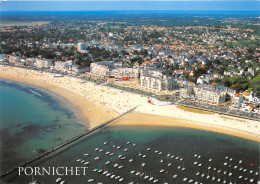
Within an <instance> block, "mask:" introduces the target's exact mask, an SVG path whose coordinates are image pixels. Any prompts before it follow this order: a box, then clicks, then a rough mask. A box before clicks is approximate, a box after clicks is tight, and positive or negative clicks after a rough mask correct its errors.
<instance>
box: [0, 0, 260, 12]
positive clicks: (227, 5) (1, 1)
mask: <svg viewBox="0 0 260 184" xmlns="http://www.w3.org/2000/svg"><path fill="white" fill-rule="evenodd" d="M93 10H94V11H96V10H97V11H102V10H180V11H259V12H260V1H258V0H244V1H241V0H229V1H227V0H214V1H212V0H211V1H209V0H200V1H198V0H189V1H187V0H178V1H177V0H164V1H159V0H143V1H136V0H121V1H115V0H112V1H111V0H99V1H94V0H88V1H82V0H78V1H59V0H55V1H49V0H45V1H39V0H34V1H27V0H20V1H10V0H0V11H93Z"/></svg>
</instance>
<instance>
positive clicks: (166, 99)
mask: <svg viewBox="0 0 260 184" xmlns="http://www.w3.org/2000/svg"><path fill="white" fill-rule="evenodd" d="M161 100H163V101H172V100H173V98H171V97H168V96H163V97H161Z"/></svg>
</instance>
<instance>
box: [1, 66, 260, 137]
mask: <svg viewBox="0 0 260 184" xmlns="http://www.w3.org/2000/svg"><path fill="white" fill-rule="evenodd" d="M0 77H1V78H5V79H10V80H14V81H19V82H25V83H29V84H33V85H36V86H40V87H42V88H45V89H48V90H51V91H53V92H55V93H58V94H59V95H62V96H63V97H65V98H67V99H68V100H69V101H71V102H72V103H73V104H74V105H75V106H76V107H77V108H79V109H80V110H81V112H82V115H83V116H84V117H85V119H87V120H88V121H84V122H83V123H84V124H85V125H86V126H88V127H90V128H92V127H94V126H96V125H98V124H100V123H103V122H105V121H106V120H109V119H111V118H112V117H115V116H117V115H119V114H120V113H123V112H125V111H127V110H129V109H130V108H133V107H135V106H139V107H138V108H137V109H136V110H135V111H134V112H131V113H130V114H128V115H126V116H124V117H122V118H120V119H118V120H116V121H115V122H113V123H112V125H149V126H179V127H190V128H197V129H203V130H209V131H214V132H221V133H225V134H230V135H234V136H238V137H243V138H246V139H250V140H255V141H259V142H260V139H259V138H260V128H259V126H260V125H259V122H258V121H252V120H246V119H241V118H233V117H230V116H223V115H219V114H217V113H215V114H207V113H206V114H202V113H195V112H189V111H186V110H183V109H180V108H178V107H177V106H176V105H167V106H156V105H152V104H150V103H147V98H148V97H146V96H141V95H138V94H133V93H129V92H125V91H121V90H117V89H114V88H110V87H107V86H104V85H97V84H95V83H92V82H86V83H80V79H77V78H73V77H68V76H65V77H53V74H50V73H45V72H43V73H40V72H38V71H34V70H29V69H22V68H16V67H6V66H0Z"/></svg>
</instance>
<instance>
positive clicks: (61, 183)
mask: <svg viewBox="0 0 260 184" xmlns="http://www.w3.org/2000/svg"><path fill="white" fill-rule="evenodd" d="M64 183H66V181H61V182H60V184H64ZM33 184H37V182H36V183H33Z"/></svg>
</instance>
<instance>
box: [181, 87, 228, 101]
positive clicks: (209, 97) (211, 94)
mask: <svg viewBox="0 0 260 184" xmlns="http://www.w3.org/2000/svg"><path fill="white" fill-rule="evenodd" d="M225 94H226V92H224V91H221V90H219V89H216V88H214V87H211V86H194V87H186V88H181V89H180V97H181V98H184V99H185V98H188V99H192V100H197V101H199V102H201V103H206V104H212V105H218V104H221V103H223V102H225Z"/></svg>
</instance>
